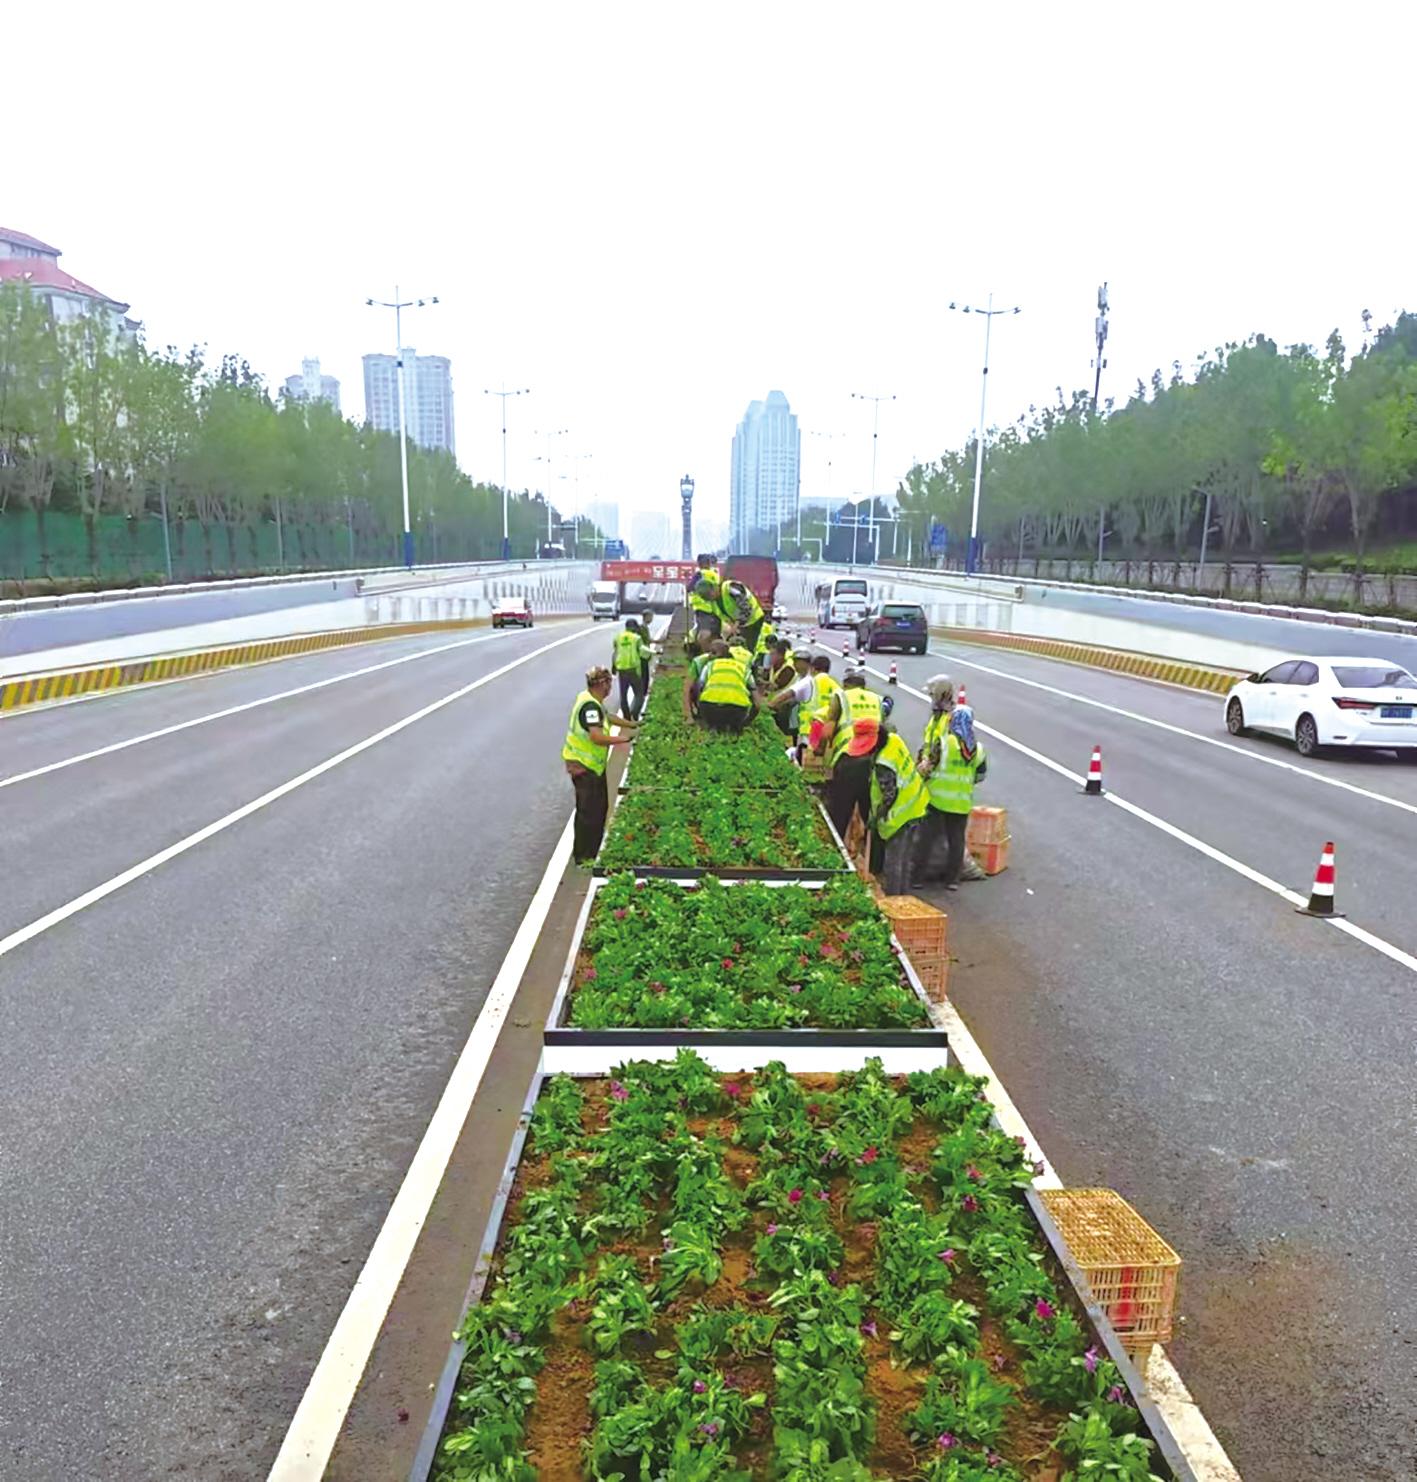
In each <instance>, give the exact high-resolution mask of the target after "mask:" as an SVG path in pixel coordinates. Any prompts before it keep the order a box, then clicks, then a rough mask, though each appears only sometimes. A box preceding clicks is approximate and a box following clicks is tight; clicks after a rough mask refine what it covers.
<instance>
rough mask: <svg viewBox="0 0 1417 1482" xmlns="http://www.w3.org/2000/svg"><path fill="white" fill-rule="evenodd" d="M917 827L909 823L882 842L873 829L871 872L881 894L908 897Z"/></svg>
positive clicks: (917, 834) (913, 823) (913, 869)
mask: <svg viewBox="0 0 1417 1482" xmlns="http://www.w3.org/2000/svg"><path fill="white" fill-rule="evenodd" d="M919 828H920V825H919V823H918V822H916V821H914V820H912V821H911V822H910V823H907V824H905V825H903V826H902V827H901V828H899V829H897V830H896V832H895V833H893V834H892V835H891V836H890V838H889V839H882V838H881V836H880V835H879V834H878V833H877V832H876V831H875V829H872V830H871V854H870V864H871V873H872V874H873V875H874V876H875V877H876V878H877V879H878V880H879V881H880V882H881V892H882V894H883V895H909V894H910V887H911V883H912V882H911V876H912V875H913V874H914V871H915V850H916V846H917V844H918V842H919V832H918V831H919Z"/></svg>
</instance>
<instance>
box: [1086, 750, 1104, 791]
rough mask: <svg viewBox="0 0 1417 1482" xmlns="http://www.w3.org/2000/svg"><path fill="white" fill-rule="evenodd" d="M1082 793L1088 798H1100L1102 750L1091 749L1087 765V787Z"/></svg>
mask: <svg viewBox="0 0 1417 1482" xmlns="http://www.w3.org/2000/svg"><path fill="white" fill-rule="evenodd" d="M1083 792H1084V793H1086V794H1087V796H1088V797H1090V798H1100V797H1101V796H1102V748H1101V747H1100V746H1094V747H1093V748H1092V760H1091V761H1090V762H1089V763H1088V764H1087V786H1086V787H1085V788H1083Z"/></svg>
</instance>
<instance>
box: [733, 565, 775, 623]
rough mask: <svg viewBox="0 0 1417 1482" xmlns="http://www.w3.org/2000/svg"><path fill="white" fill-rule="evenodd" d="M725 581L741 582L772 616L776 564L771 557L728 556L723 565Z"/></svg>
mask: <svg viewBox="0 0 1417 1482" xmlns="http://www.w3.org/2000/svg"><path fill="white" fill-rule="evenodd" d="M722 570H723V579H724V580H725V581H741V582H742V583H743V585H744V586H745V587H747V588H748V590H749V591H750V592H752V594H753V595H754V596H755V597H756V598H757V599H758V601H759V602H761V603H762V604H763V611H764V612H765V613H767V614H768V615H769V616H771V615H772V610H773V607H774V606H775V604H776V602H777V562H776V561H775V560H773V558H772V557H771V556H729V557H728V558H727V559H726V560H725V561H724V563H723V567H722Z"/></svg>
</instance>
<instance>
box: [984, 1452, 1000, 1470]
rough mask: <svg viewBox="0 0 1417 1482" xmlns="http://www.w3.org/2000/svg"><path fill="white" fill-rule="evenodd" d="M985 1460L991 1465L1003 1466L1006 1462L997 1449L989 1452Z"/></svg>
mask: <svg viewBox="0 0 1417 1482" xmlns="http://www.w3.org/2000/svg"><path fill="white" fill-rule="evenodd" d="M984 1460H985V1461H987V1462H988V1463H989V1465H990V1466H991V1467H1001V1466H1003V1464H1004V1458H1003V1457H1002V1456H1000V1455H999V1453H998V1452H997V1451H991V1452H989V1453H988V1455H986V1456H985V1458H984Z"/></svg>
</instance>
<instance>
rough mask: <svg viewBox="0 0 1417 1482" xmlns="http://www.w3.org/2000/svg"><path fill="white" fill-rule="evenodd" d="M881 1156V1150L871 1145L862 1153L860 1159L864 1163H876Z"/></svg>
mask: <svg viewBox="0 0 1417 1482" xmlns="http://www.w3.org/2000/svg"><path fill="white" fill-rule="evenodd" d="M880 1156H881V1155H880V1152H879V1151H878V1150H877V1149H876V1148H874V1147H869V1148H867V1149H866V1151H865V1152H864V1153H862V1154H861V1157H860V1159H859V1160H858V1161H860V1162H862V1163H874V1162H875V1161H876V1159H877V1158H879V1157H880Z"/></svg>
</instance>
